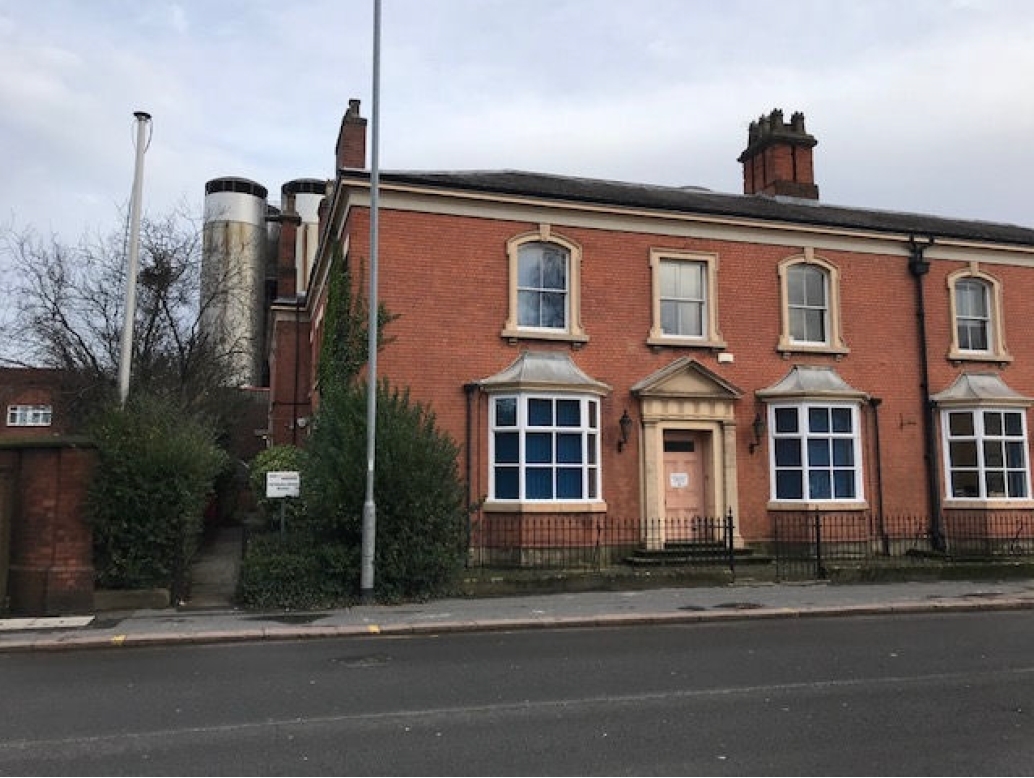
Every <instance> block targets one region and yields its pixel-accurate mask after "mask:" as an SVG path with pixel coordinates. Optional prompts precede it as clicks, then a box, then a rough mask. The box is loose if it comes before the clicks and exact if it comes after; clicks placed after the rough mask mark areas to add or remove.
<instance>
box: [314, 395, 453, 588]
mask: <svg viewBox="0 0 1034 778" xmlns="http://www.w3.org/2000/svg"><path fill="white" fill-rule="evenodd" d="M366 414H367V403H366V389H365V387H364V386H346V387H335V388H334V389H333V390H332V391H328V392H325V393H324V395H323V399H322V402H321V404H320V410H319V413H318V415H317V417H316V421H315V424H314V427H313V433H312V437H311V439H310V441H309V445H308V447H307V449H306V456H305V458H304V464H303V471H302V490H303V494H304V495H305V500H306V504H307V506H308V509H309V511H310V520H311V521H312V522H313V530H314V531H315V532H317V533H318V535H319V536H321V537H324V538H330V539H333V541H334V542H339V543H342V544H344V545H346V546H348V547H351V548H360V547H361V543H362V514H363V503H364V501H365V496H366V472H367V471H366V457H367V440H366ZM457 454H458V449H457V447H456V444H455V443H454V442H453V441H452V439H451V438H450V437H449V436H448V435H447V434H445V433H443V432H441V431H440V430H439V429H438V428H437V426H436V424H435V418H434V414H433V413H432V412H431V411H430V409H429V408H428V407H427V406H424V405H422V404H419V403H415V402H412V401H411V400H410V397H409V393H408V392H407V391H401V392H400V391H399V390H397V389H391V388H390V387H389V385H388V384H387V382H382V383H381V385H380V386H379V387H378V398H377V439H376V462H375V469H374V475H375V482H374V497H375V501H376V519H377V521H376V542H375V549H374V550H375V556H374V571H375V575H374V588H375V594H376V596H377V597H378V598H379V599H382V600H397V599H413V598H424V597H428V596H431V595H434V594H438V593H441V592H443V591H446V590H447V588H448V586H449V585H450V584H451V583H452V582H453V581H454V580H455V577H456V575H457V573H458V572H459V571H460V570H461V569H462V566H463V558H464V554H465V552H466V540H467V514H466V511H465V509H464V504H463V485H462V482H461V481H460V479H459V476H458V470H457ZM357 561H358V559H357ZM359 573H360V571H359V569H358V568H357V569H356V570H355V571H354V573H353V581H354V583H355V584H357V583H358V578H359Z"/></svg>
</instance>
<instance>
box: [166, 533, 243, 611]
mask: <svg viewBox="0 0 1034 778" xmlns="http://www.w3.org/2000/svg"><path fill="white" fill-rule="evenodd" d="M242 543H243V529H242V528H241V526H240V525H239V524H237V525H233V526H226V527H219V529H218V531H217V532H216V534H215V536H214V537H213V538H211V539H210V540H208V541H207V542H206V543H204V544H203V545H202V547H201V549H200V550H199V553H198V556H197V561H196V562H195V563H194V564H193V565H192V566H191V568H190V580H191V584H190V596H189V597H188V598H187V601H186V602H185V603H183V605H182V606H180V607H182V608H184V609H186V610H195V609H198V608H229V607H231V606H232V605H233V598H234V594H235V592H236V589H237V576H238V574H239V573H240V567H241V554H242V552H243V546H242Z"/></svg>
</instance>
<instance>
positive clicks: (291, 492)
mask: <svg viewBox="0 0 1034 778" xmlns="http://www.w3.org/2000/svg"><path fill="white" fill-rule="evenodd" d="M301 484H302V478H301V474H300V473H299V472H298V471H297V470H270V471H269V472H268V473H266V497H297V496H298V495H299V494H300V493H301Z"/></svg>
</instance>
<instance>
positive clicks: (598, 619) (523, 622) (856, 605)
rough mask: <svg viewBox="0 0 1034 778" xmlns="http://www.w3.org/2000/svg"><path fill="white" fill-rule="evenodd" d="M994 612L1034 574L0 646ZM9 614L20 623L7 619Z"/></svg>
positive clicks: (121, 627) (548, 599)
mask: <svg viewBox="0 0 1034 778" xmlns="http://www.w3.org/2000/svg"><path fill="white" fill-rule="evenodd" d="M992 609H993V610H1004V609H1011V610H1014V609H1034V581H1032V580H1021V581H940V582H922V583H893V584H857V585H836V584H796V585H795V584H733V585H727V586H714V587H692V588H668V589H650V590H640V591H629V592H584V593H577V594H547V595H534V596H525V597H500V598H480V599H445V600H434V601H431V602H427V603H415V604H405V605H397V606H385V605H361V606H356V607H352V608H345V609H341V610H333V611H320V612H313V613H293V612H267V613H255V612H249V611H242V610H237V609H233V608H228V607H213V608H166V609H160V610H137V611H131V612H124V613H118V612H109V613H100V614H97V615H95V616H92V617H91V616H86V617H82V618H80V619H78V620H69V619H68V618H65V619H61V620H52V619H37V620H12V619H0V651H14V650H21V651H33V650H36V651H43V650H60V649H84V648H111V647H129V646H149V645H160V644H177V643H180V644H182V643H211V642H226V641H243V640H252V641H254V640H286V639H292V640H293V639H304V638H326V637H356V638H359V637H362V636H369V635H388V634H394V635H400V634H401V635H406V634H434V633H443V632H449V631H473V630H513V629H527V628H558V627H591V626H596V627H598V626H613V625H629V624H662V623H676V622H705V621H730V620H734V619H750V618H805V617H818V616H834V615H864V614H879V613H898V614H908V613H921V612H938V611H949V610H953V611H958V610H992ZM16 621H17V622H22V623H18V624H16V625H15V624H12V622H16ZM27 622H31V623H27Z"/></svg>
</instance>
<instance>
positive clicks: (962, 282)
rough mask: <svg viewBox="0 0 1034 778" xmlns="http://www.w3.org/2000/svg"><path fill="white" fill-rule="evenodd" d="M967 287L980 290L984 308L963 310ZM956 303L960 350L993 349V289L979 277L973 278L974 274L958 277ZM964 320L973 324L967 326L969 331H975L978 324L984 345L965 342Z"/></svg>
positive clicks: (956, 322)
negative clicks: (978, 345)
mask: <svg viewBox="0 0 1034 778" xmlns="http://www.w3.org/2000/svg"><path fill="white" fill-rule="evenodd" d="M966 287H970V288H972V289H973V290H978V291H979V295H978V296H977V299H978V301H979V303H980V306H981V307H982V310H979V311H968V312H965V311H963V310H962V307H963V306H962V304H961V303H962V301H963V300H964V299H966V295H964V294H962V292H963V291H964V289H965V288H966ZM955 305H956V309H955V337H956V338H958V344H959V351H970V352H980V353H987V352H989V351H991V350H992V349H991V347H992V345H993V344H994V330H993V321H992V317H991V290H990V289H988V286H987V284H986V283H984V281H982V280H980V279H979V278H973V277H972V276H967V277H966V278H960V279H958V280H957V281H956V282H955ZM963 322H965V323H967V324H969V325H971V326H969V327H967V328H966V332H967V333H969V332H971V331H973V329H974V327H973V326H972V325H976V331H977V332H979V333H980V334H981V335H982V337H983V342H984V345H983V346H980V347H976V346H973V345H972V342H970V343H964V342H963V340H964V339H963V337H962V335H963V330H962V325H963ZM967 340H970V341H972V339H971V338H967Z"/></svg>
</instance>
